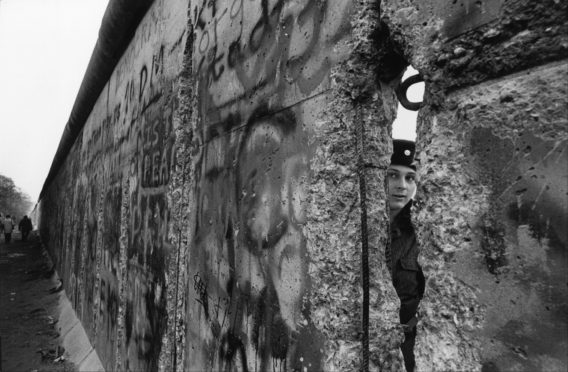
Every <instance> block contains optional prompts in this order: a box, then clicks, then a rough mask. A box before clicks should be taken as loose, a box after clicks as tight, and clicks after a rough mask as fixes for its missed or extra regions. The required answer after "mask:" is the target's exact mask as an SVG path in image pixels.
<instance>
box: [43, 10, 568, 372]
mask: <svg viewBox="0 0 568 372" xmlns="http://www.w3.org/2000/svg"><path fill="white" fill-rule="evenodd" d="M440 4H441V3H439V2H436V1H428V2H420V3H416V2H413V1H393V2H383V3H382V4H381V8H380V9H379V3H378V2H377V1H371V0H369V1H363V0H360V1H316V0H303V1H283V0H271V1H268V0H267V1H245V0H232V1H229V0H226V1H188V0H176V1H165V0H160V1H156V2H155V3H154V4H153V5H152V7H151V8H150V10H149V12H148V14H146V16H145V18H144V19H143V20H142V22H141V23H140V25H139V27H138V29H137V32H136V34H135V36H134V39H133V40H132V42H131V45H130V46H129V48H128V49H127V50H126V52H125V54H124V55H123V56H122V59H121V61H120V62H119V63H118V65H117V67H116V69H115V71H114V72H113V74H112V76H111V78H110V80H109V81H108V83H107V85H106V87H105V90H104V93H103V94H102V95H101V96H100V97H99V99H98V101H97V103H96V104H95V107H94V109H93V111H92V113H91V115H90V116H89V118H88V120H87V122H86V123H85V126H84V128H83V131H82V132H81V135H80V136H79V137H78V138H77V141H76V143H75V144H74V146H73V148H72V149H71V152H70V154H69V156H68V158H67V160H66V162H65V164H64V165H63V167H62V168H61V169H60V170H59V173H58V175H57V177H55V179H54V180H53V182H52V183H51V185H50V186H49V188H48V189H47V191H46V192H45V195H44V196H43V198H42V201H41V205H40V208H39V210H41V220H40V226H41V233H42V237H43V239H44V240H46V241H47V243H48V246H49V249H50V251H51V252H52V255H53V257H54V258H55V260H56V263H57V268H58V270H59V272H60V274H61V277H62V278H63V282H64V285H65V288H66V291H67V293H69V296H70V300H71V303H72V304H73V307H74V309H75V311H76V312H77V314H78V316H79V318H80V319H81V322H82V324H83V325H84V326H85V329H86V332H87V335H88V336H89V338H90V340H91V342H92V343H93V344H94V346H95V348H96V349H97V351H98V353H99V355H100V356H101V360H102V362H103V364H104V366H105V368H106V369H108V370H157V369H159V370H175V369H177V370H268V369H281V370H337V371H339V370H355V369H358V368H359V367H360V366H361V361H362V357H363V355H362V348H361V338H362V333H361V312H362V307H361V299H362V293H363V291H362V287H361V282H362V278H361V267H360V264H361V258H362V257H361V245H362V243H363V241H364V240H368V243H369V248H370V255H369V261H370V267H371V275H370V283H369V289H370V294H371V309H370V310H371V316H370V318H371V319H370V320H371V321H370V327H369V328H370V336H371V337H370V338H371V340H370V341H371V342H370V349H371V355H370V360H371V369H378V368H380V369H381V370H400V369H402V368H403V367H402V364H401V353H400V350H399V348H398V347H399V344H400V342H401V340H402V337H403V334H402V331H401V327H400V325H399V324H398V305H399V300H398V298H397V296H396V294H395V292H394V289H393V287H392V284H391V278H390V275H389V273H388V270H387V268H386V265H385V262H384V255H385V247H386V246H387V244H388V241H389V239H388V227H387V224H388V218H387V214H386V207H385V202H384V199H385V193H384V176H383V175H384V171H385V170H386V168H387V166H388V162H389V157H390V156H389V155H390V150H391V149H390V123H392V121H393V118H394V116H395V110H396V104H395V103H396V101H395V97H394V94H393V91H394V86H395V85H396V83H397V82H398V80H399V79H400V73H401V71H402V70H403V68H404V67H405V66H406V64H407V61H408V62H411V63H412V64H413V65H414V66H415V67H417V68H418V69H419V70H420V71H421V73H422V74H423V75H424V77H425V78H426V82H427V94H426V97H425V100H426V105H425V106H424V108H423V109H422V111H421V113H420V119H419V137H418V140H419V145H418V147H419V149H420V150H421V154H420V158H421V161H422V169H421V170H420V173H421V176H422V182H421V184H422V186H421V190H420V193H419V200H418V201H417V215H416V221H417V226H418V230H419V237H420V240H421V242H422V247H423V251H422V255H421V257H420V261H421V263H422V265H423V268H424V270H425V274H426V276H427V278H428V283H427V291H426V297H425V299H424V301H423V306H422V309H421V321H420V323H419V328H418V339H417V347H416V352H417V358H418V367H419V369H420V370H468V371H469V370H479V369H481V368H482V366H485V367H486V368H487V369H488V370H491V369H493V370H494V369H496V368H499V369H510V368H512V369H515V368H517V369H521V370H522V369H525V370H530V369H531V368H537V369H538V368H541V369H555V368H561V367H565V365H566V360H565V359H563V357H562V352H563V351H565V349H566V339H565V338H563V336H562V334H561V332H560V331H553V330H552V325H559V324H560V325H561V327H560V328H556V329H561V330H565V329H566V328H565V327H566V321H565V320H563V319H562V318H561V316H560V315H561V314H563V312H565V311H566V303H565V302H563V301H565V298H566V288H565V286H564V283H566V277H565V275H564V274H563V273H564V272H565V269H566V252H565V248H563V245H564V246H565V244H566V232H565V231H564V230H563V228H562V227H563V226H565V225H566V215H567V212H566V183H565V181H566V178H565V177H566V167H565V165H566V141H567V135H566V124H567V123H566V93H567V92H566V86H565V84H563V82H565V79H566V68H565V66H564V65H563V64H562V63H560V62H557V63H551V64H547V65H543V66H542V67H540V68H538V69H533V70H527V69H526V68H527V67H528V66H535V65H541V64H542V63H545V62H546V63H549V62H550V61H556V60H560V59H561V58H563V56H564V54H565V51H566V45H565V35H564V34H563V33H562V30H565V27H566V25H565V23H563V20H562V22H561V21H560V19H561V18H560V17H559V15H560V14H561V13H562V12H564V11H565V7H566V5H565V4H564V3H560V2H554V1H550V2H547V3H543V4H544V5H541V4H532V3H530V2H528V1H500V0H493V1H486V2H479V1H477V2H474V1H470V0H462V1H455V2H454V3H452V4H451V5H448V6H442V5H440ZM529 39H530V40H531V41H532V43H531V45H532V47H527V48H524V47H521V45H526V44H524V41H526V40H529ZM450 52H451V53H450ZM534 53H540V54H538V56H539V57H538V58H533V57H535V56H534ZM519 71H521V72H519ZM514 72H517V74H513V73H514ZM558 76H562V78H558ZM480 83H481V84H480ZM362 181H364V182H365V184H366V190H363V191H362V189H361V185H362ZM563 182H564V183H563ZM363 202H365V203H363ZM363 205H365V206H366V212H367V216H366V219H367V223H368V231H367V233H364V232H363V226H364V225H363V223H362V218H363V219H364V218H365V215H364V211H363V208H362V206H363ZM503 309H506V311H505V312H504V311H502V310H503ZM562 327H564V328H562ZM546 332H548V334H552V335H553V338H552V341H553V342H554V347H553V346H552V342H551V343H543V342H540V338H542V337H544V336H543V335H544V334H546ZM554 332H557V333H554ZM534 340H539V342H538V343H536V342H534ZM489 345H495V346H489ZM541 346H542V347H541ZM544 346H546V348H548V349H545V348H544Z"/></svg>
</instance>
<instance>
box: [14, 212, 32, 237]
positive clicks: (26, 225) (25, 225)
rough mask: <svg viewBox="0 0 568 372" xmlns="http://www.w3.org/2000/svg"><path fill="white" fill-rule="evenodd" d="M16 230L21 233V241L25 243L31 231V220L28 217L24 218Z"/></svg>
mask: <svg viewBox="0 0 568 372" xmlns="http://www.w3.org/2000/svg"><path fill="white" fill-rule="evenodd" d="M18 229H20V231H21V233H22V241H23V242H25V241H26V240H28V235H29V234H30V231H32V230H33V225H32V220H30V219H29V218H28V216H24V217H23V218H22V219H21V220H20V223H19V224H18Z"/></svg>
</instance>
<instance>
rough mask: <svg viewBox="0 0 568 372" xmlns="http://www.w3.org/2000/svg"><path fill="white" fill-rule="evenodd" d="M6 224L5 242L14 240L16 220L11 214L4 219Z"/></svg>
mask: <svg viewBox="0 0 568 372" xmlns="http://www.w3.org/2000/svg"><path fill="white" fill-rule="evenodd" d="M3 226H4V242H5V243H10V241H11V240H12V230H13V229H14V221H12V218H11V217H10V215H9V214H7V215H6V217H5V218H4V221H3Z"/></svg>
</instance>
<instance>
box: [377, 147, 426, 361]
mask: <svg viewBox="0 0 568 372" xmlns="http://www.w3.org/2000/svg"><path fill="white" fill-rule="evenodd" d="M414 154H415V143H414V142H412V141H406V140H396V139H395V140H393V154H392V156H391V164H390V166H389V168H388V170H387V180H388V204H389V209H390V223H391V226H390V230H391V244H390V247H389V249H387V251H386V259H387V263H388V265H389V270H390V272H391V276H392V281H393V285H394V288H395V289H396V293H397V295H398V297H399V299H400V311H399V316H400V323H401V324H403V326H404V342H403V343H402V345H401V347H400V348H401V350H402V355H403V357H404V365H405V367H406V370H407V371H414V367H415V359H414V343H415V339H416V324H417V322H418V319H417V317H416V313H417V310H418V305H419V304H420V300H421V299H422V296H423V295H424V286H425V279H424V274H423V273H422V269H421V268H420V265H418V252H419V247H418V242H417V241H416V234H415V232H414V226H413V225H412V221H411V216H410V212H411V208H412V200H413V198H414V195H415V194H416V163H415V162H414Z"/></svg>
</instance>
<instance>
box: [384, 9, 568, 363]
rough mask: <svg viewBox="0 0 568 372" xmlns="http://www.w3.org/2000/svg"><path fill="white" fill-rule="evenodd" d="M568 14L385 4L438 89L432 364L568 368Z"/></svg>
mask: <svg viewBox="0 0 568 372" xmlns="http://www.w3.org/2000/svg"><path fill="white" fill-rule="evenodd" d="M565 14H566V4H565V3H561V2H556V1H545V2H539V3H535V2H530V1H507V0H504V1H476V2H474V1H467V0H458V1H454V2H452V3H451V4H445V5H444V6H443V7H442V6H441V5H440V3H439V2H435V1H431V2H429V1H426V2H423V3H421V4H420V5H419V6H418V4H413V3H412V2H411V1H410V2H408V1H392V2H388V3H385V4H383V21H384V22H385V23H386V24H388V27H389V29H390V32H391V35H393V39H394V41H393V42H394V43H395V44H396V45H397V46H398V48H399V50H401V52H402V53H403V54H404V55H405V58H406V59H407V60H408V61H409V62H411V63H412V64H413V65H414V66H415V67H416V68H417V69H418V70H419V71H420V72H421V73H422V74H423V75H424V77H425V79H426V87H427V94H426V97H425V101H426V105H425V106H424V107H423V108H422V110H421V112H420V114H419V117H420V118H419V122H418V146H419V148H420V149H421V161H422V168H421V170H420V173H421V178H422V179H421V190H420V191H419V196H420V199H421V200H420V203H419V211H418V213H417V222H418V224H419V230H420V237H421V242H422V246H423V252H422V256H421V261H422V264H423V266H424V268H425V270H426V272H425V275H426V276H427V277H428V283H427V288H426V298H425V300H424V301H423V306H422V314H423V321H422V322H421V325H420V326H419V329H418V332H419V336H418V340H417V343H418V353H419V361H418V365H419V367H420V368H421V369H424V370H429V369H434V370H442V369H451V370H474V369H479V368H480V366H481V368H482V370H484V371H512V370H515V371H533V370H543V371H544V370H546V371H560V370H565V369H566V368H567V365H568V359H567V357H566V355H568V354H567V350H568V340H567V334H568V327H567V321H566V316H565V314H566V311H567V305H568V304H567V298H568V297H567V295H568V293H567V287H566V283H567V279H568V271H567V266H568V261H567V252H566V237H567V236H566V224H567V214H568V197H567V195H568V193H567V192H568V182H567V178H568V167H567V164H568V153H567V151H568V150H567V142H566V140H567V139H568V133H567V128H568V126H567V124H568V107H567V98H566V97H568V96H567V93H568V92H567V85H566V81H567V80H566V79H567V74H568V64H567V60H566V57H567V49H568V38H567V33H566V30H567V28H568V25H567V23H566V20H565V17H564V15H565Z"/></svg>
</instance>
